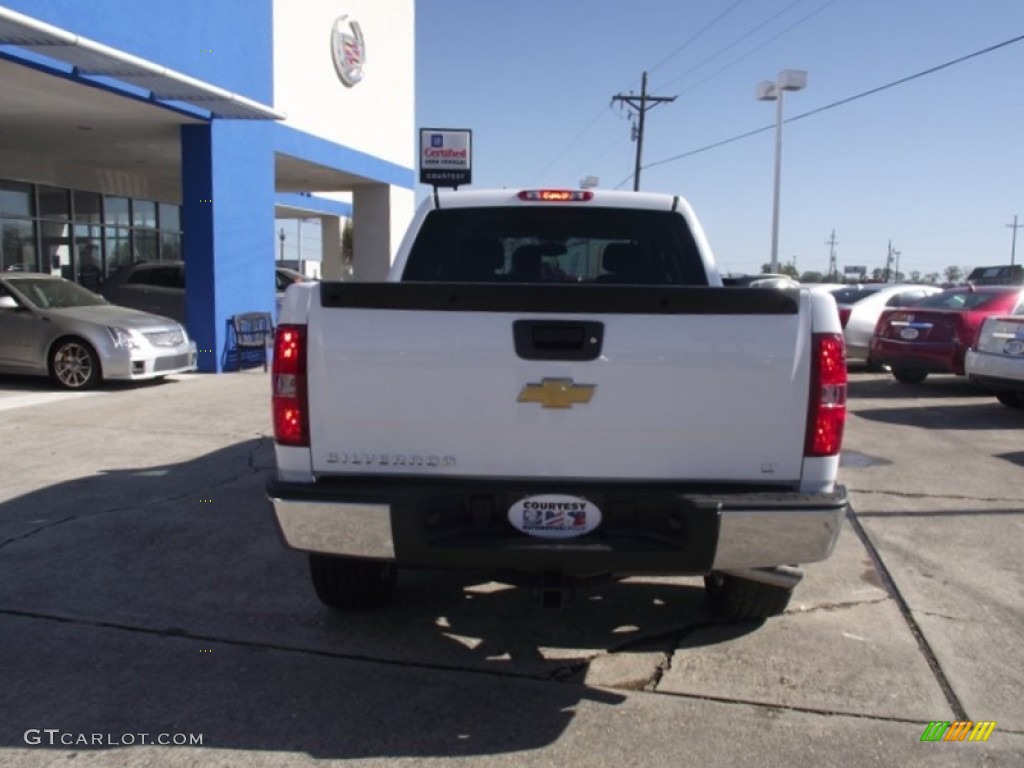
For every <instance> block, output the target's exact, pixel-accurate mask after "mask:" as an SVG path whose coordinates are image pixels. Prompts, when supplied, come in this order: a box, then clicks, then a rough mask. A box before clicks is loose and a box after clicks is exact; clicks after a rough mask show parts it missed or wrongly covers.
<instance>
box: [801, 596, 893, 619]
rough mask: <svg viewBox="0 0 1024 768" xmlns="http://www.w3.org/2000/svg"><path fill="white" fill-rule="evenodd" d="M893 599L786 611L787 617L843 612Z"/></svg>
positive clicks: (856, 601) (886, 598) (852, 601)
mask: <svg viewBox="0 0 1024 768" xmlns="http://www.w3.org/2000/svg"><path fill="white" fill-rule="evenodd" d="M891 599H892V598H890V597H879V598H877V599H875V600H849V601H847V602H844V603H823V604H822V605H812V606H810V607H808V608H793V609H790V610H788V611H786V615H787V616H791V615H794V614H806V613H817V612H818V611H826V612H827V611H842V610H846V609H848V608H857V607H858V606H861V605H876V604H878V603H887V602H888V601H889V600H891Z"/></svg>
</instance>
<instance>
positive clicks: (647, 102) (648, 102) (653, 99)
mask: <svg viewBox="0 0 1024 768" xmlns="http://www.w3.org/2000/svg"><path fill="white" fill-rule="evenodd" d="M675 100H676V97H675V96H648V95H647V73H646V72H644V76H643V78H641V80H640V96H639V97H637V96H634V95H633V94H632V93H631V94H628V95H624V94H621V93H620V94H618V95H616V96H612V101H621V102H625V103H626V104H628V105H629V106H631V107H632V108H633V109H635V110H636V111H637V114H639V115H640V120H639V125H638V126H637V129H636V133H635V138H636V166H635V168H634V170H633V191H634V192H636V191H638V190H639V189H640V159H641V157H642V156H643V151H644V115H646V114H647V110H649V109H653V108H654V107H656V106H658V105H659V104H664V103H665V102H669V101H675Z"/></svg>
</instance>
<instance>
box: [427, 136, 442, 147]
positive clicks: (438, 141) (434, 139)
mask: <svg viewBox="0 0 1024 768" xmlns="http://www.w3.org/2000/svg"><path fill="white" fill-rule="evenodd" d="M430 146H431V147H435V148H438V147H443V146H444V136H442V135H441V134H440V133H432V134H430Z"/></svg>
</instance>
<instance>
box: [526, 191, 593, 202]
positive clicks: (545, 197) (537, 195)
mask: <svg viewBox="0 0 1024 768" xmlns="http://www.w3.org/2000/svg"><path fill="white" fill-rule="evenodd" d="M518 197H519V199H520V200H527V201H531V202H536V201H540V202H542V203H570V202H586V201H588V200H593V199H594V193H593V192H590V191H589V190H579V189H524V190H523V191H522V192H520V193H519V195H518Z"/></svg>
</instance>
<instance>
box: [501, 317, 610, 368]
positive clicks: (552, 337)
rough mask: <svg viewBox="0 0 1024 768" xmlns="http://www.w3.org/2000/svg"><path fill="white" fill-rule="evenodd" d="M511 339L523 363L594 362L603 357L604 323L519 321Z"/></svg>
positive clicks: (514, 325) (513, 326) (516, 322)
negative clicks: (525, 361) (527, 361)
mask: <svg viewBox="0 0 1024 768" xmlns="http://www.w3.org/2000/svg"><path fill="white" fill-rule="evenodd" d="M512 335H513V337H514V339H515V343H516V354H517V355H519V357H521V358H522V359H523V360H595V359H597V357H598V356H599V355H600V354H601V345H602V342H603V341H604V323H596V322H580V321H571V320H516V321H515V322H514V323H513V324H512Z"/></svg>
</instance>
